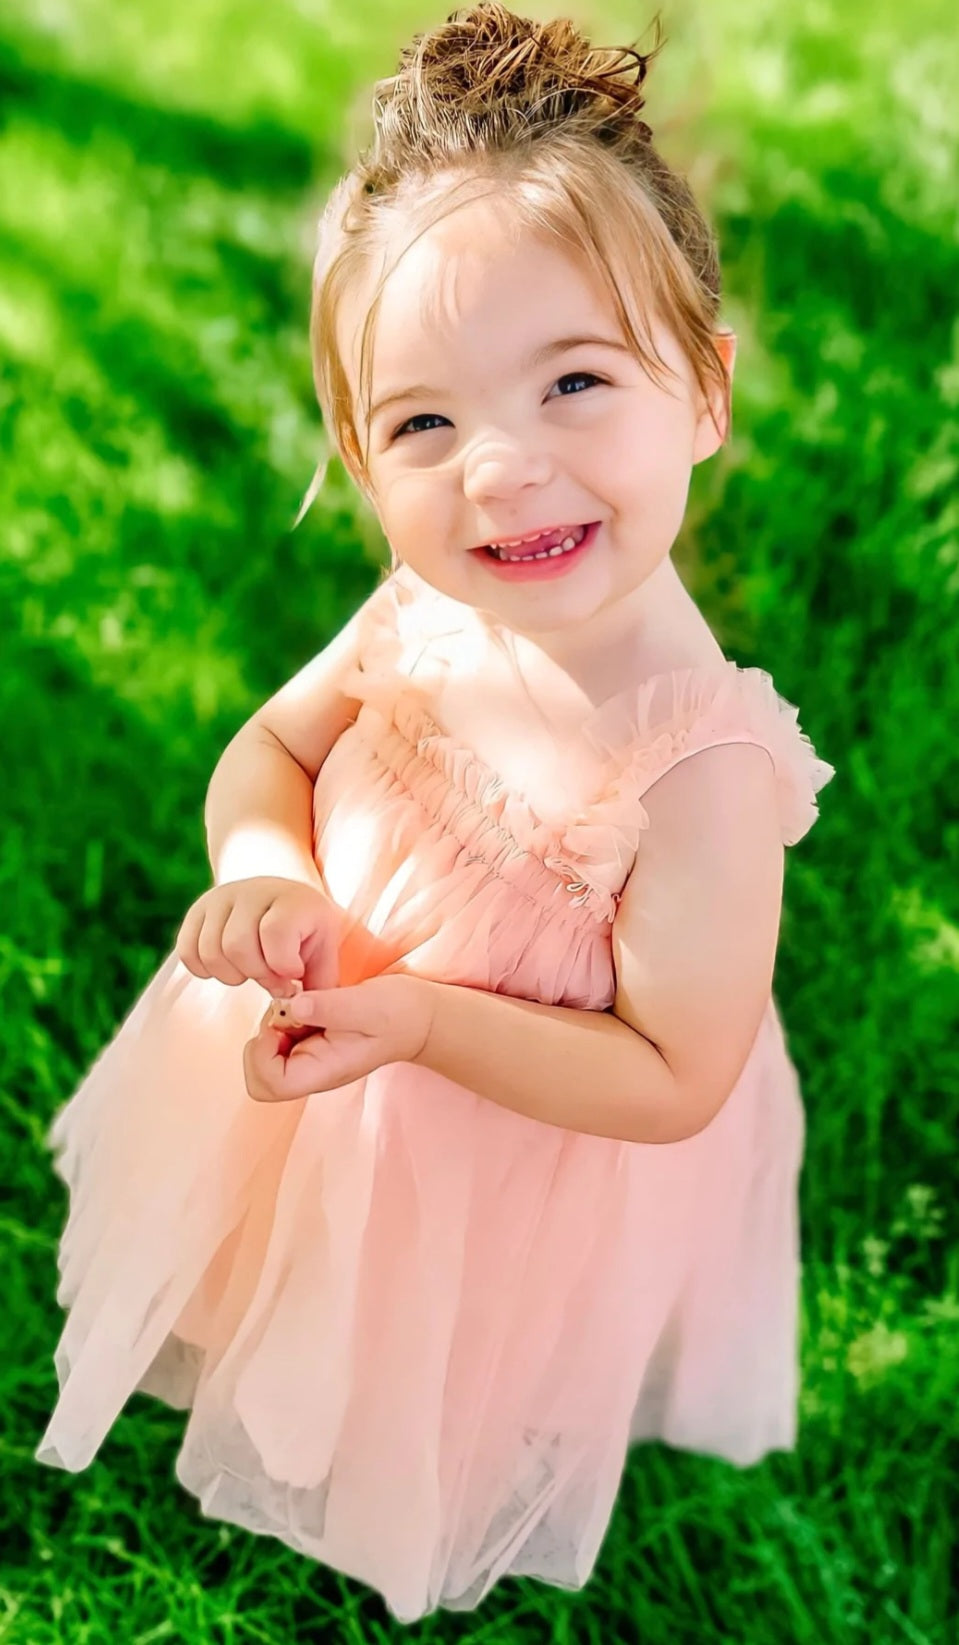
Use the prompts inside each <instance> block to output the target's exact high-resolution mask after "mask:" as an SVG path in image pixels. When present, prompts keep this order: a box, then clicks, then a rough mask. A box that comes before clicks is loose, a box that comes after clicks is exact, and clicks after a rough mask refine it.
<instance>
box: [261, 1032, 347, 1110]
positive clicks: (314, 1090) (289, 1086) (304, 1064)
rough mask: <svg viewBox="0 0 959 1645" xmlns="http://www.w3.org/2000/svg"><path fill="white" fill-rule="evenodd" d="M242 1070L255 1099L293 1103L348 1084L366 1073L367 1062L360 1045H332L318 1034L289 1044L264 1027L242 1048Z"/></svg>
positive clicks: (285, 1039)
mask: <svg viewBox="0 0 959 1645" xmlns="http://www.w3.org/2000/svg"><path fill="white" fill-rule="evenodd" d="M352 1038H353V1036H347V1040H350V1039H352ZM284 1046H285V1047H286V1050H284ZM243 1071H244V1075H245V1078H246V1087H247V1090H248V1091H249V1093H250V1096H251V1097H253V1098H254V1099H255V1100H256V1101H258V1102H292V1101H295V1100H298V1099H301V1098H303V1097H311V1096H318V1095H319V1094H320V1093H321V1092H325V1091H334V1090H337V1089H338V1088H339V1087H340V1086H341V1085H350V1084H351V1083H352V1082H353V1080H355V1079H359V1078H361V1077H362V1075H363V1074H365V1073H368V1072H369V1063H368V1061H367V1062H365V1063H364V1061H363V1051H362V1047H361V1046H360V1045H359V1044H352V1045H351V1044H349V1043H347V1044H342V1045H341V1044H332V1045H331V1044H330V1042H329V1041H328V1040H325V1039H324V1038H323V1036H322V1035H321V1034H310V1035H309V1036H308V1037H307V1038H306V1039H303V1040H299V1041H297V1042H296V1043H292V1042H290V1041H289V1040H288V1039H287V1038H286V1036H285V1035H282V1034H278V1033H276V1032H275V1031H273V1030H269V1029H267V1030H265V1031H263V1032H261V1033H260V1034H258V1035H257V1037H256V1039H253V1040H249V1041H248V1042H247V1044H246V1046H245V1047H244V1052H243Z"/></svg>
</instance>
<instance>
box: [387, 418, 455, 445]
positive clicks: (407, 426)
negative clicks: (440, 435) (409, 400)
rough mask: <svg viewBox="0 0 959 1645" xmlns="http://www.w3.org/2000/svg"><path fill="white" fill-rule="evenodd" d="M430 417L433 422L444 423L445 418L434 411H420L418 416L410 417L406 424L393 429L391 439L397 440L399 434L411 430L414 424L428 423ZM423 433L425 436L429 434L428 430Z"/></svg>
mask: <svg viewBox="0 0 959 1645" xmlns="http://www.w3.org/2000/svg"><path fill="white" fill-rule="evenodd" d="M431 417H432V418H433V420H434V421H439V422H441V423H445V422H446V418H445V417H440V415H439V413H438V412H436V411H421V412H420V413H419V415H418V416H416V417H410V418H409V419H408V421H407V422H405V423H401V424H400V426H399V428H397V429H394V431H393V436H392V437H393V439H394V440H398V439H399V437H400V435H401V434H405V433H406V431H407V429H412V428H413V424H414V423H423V422H429V420H430V418H431ZM414 432H415V430H414ZM425 432H426V433H427V434H429V433H430V430H429V429H426V430H425Z"/></svg>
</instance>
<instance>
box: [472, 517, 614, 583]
mask: <svg viewBox="0 0 959 1645" xmlns="http://www.w3.org/2000/svg"><path fill="white" fill-rule="evenodd" d="M598 530H599V522H598V521H594V522H593V523H592V525H586V526H576V527H574V529H573V530H572V531H571V532H570V533H569V536H568V537H567V538H566V539H565V541H566V542H567V543H571V544H572V546H571V547H568V548H567V547H564V546H563V544H560V545H559V546H558V547H557V548H552V549H550V550H548V551H547V552H545V553H544V552H540V553H539V554H536V553H535V552H533V553H531V554H527V555H524V556H523V557H522V558H521V559H516V560H507V559H501V558H500V556H501V554H506V553H510V552H511V551H510V550H509V549H502V550H500V549H493V548H478V549H474V550H473V552H474V553H475V554H477V555H478V556H480V557H481V558H482V560H483V563H484V565H486V566H488V567H489V569H490V571H491V572H492V573H493V575H494V576H495V577H502V578H503V579H505V581H506V582H510V583H516V582H520V583H525V582H543V581H544V580H548V579H549V578H551V577H562V576H565V574H566V573H567V572H568V571H572V569H573V567H574V566H576V565H578V564H579V562H580V561H581V560H582V559H583V558H584V557H585V555H586V554H587V553H588V552H589V549H590V547H591V545H592V544H593V542H594V541H595V540H596V533H597V532H598ZM512 552H514V553H518V552H520V551H519V550H512Z"/></svg>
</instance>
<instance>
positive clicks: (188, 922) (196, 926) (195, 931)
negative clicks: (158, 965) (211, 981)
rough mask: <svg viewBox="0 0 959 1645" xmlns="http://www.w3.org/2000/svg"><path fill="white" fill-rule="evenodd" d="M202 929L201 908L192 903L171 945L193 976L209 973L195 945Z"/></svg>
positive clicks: (203, 975)
mask: <svg viewBox="0 0 959 1645" xmlns="http://www.w3.org/2000/svg"><path fill="white" fill-rule="evenodd" d="M202 929H203V909H202V908H198V907H197V905H196V903H194V905H193V907H192V908H191V909H190V910H189V912H188V913H187V915H186V917H185V919H184V920H183V923H182V925H181V926H180V929H179V931H178V932H177V936H176V942H175V943H174V945H173V947H174V952H175V953H176V957H177V959H178V960H179V961H180V964H181V965H185V966H186V968H187V970H188V971H192V973H193V975H194V976H195V977H208V976H209V975H210V973H209V971H208V970H207V968H206V966H205V965H204V964H203V961H202V960H201V959H200V953H199V948H198V946H197V945H198V942H199V938H200V932H201V931H202Z"/></svg>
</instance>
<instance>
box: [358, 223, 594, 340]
mask: <svg viewBox="0 0 959 1645" xmlns="http://www.w3.org/2000/svg"><path fill="white" fill-rule="evenodd" d="M384 275H385V280H384V281H383V284H382V288H381V292H380V296H379V302H378V306H377V313H376V315H375V316H374V318H373V320H372V330H371V338H370V341H369V342H368V344H367V346H368V347H369V346H370V344H371V343H372V346H373V349H374V354H375V357H376V360H377V364H378V365H379V366H382V367H383V368H384V369H390V368H391V366H392V361H393V358H394V357H398V358H399V359H402V360H406V359H407V358H408V356H409V355H410V353H411V352H414V351H415V350H417V349H421V348H422V347H424V346H427V347H429V348H430V349H431V350H434V349H435V350H439V351H442V350H443V349H444V348H447V347H457V346H458V345H460V344H461V343H463V344H466V345H468V343H469V341H470V339H471V338H472V339H474V340H475V341H476V342H478V343H479V344H480V345H481V346H483V347H485V346H487V345H492V346H496V345H497V344H498V343H499V342H500V341H502V343H503V346H504V348H506V349H508V348H509V346H510V343H511V342H513V341H515V342H517V343H520V342H522V343H525V342H526V341H527V340H528V339H531V338H538V337H539V333H540V332H544V331H548V330H549V329H550V326H551V325H559V326H560V328H561V330H562V331H566V332H571V331H574V330H576V329H577V328H579V329H583V330H586V329H589V328H590V327H592V328H593V329H597V328H602V329H605V330H607V331H611V332H612V334H616V333H618V332H619V331H620V326H619V322H618V319H617V317H616V312H615V307H614V304H613V301H612V297H611V295H610V293H609V291H608V290H607V289H606V287H605V285H604V283H603V282H602V280H601V279H599V278H598V276H597V275H596V273H595V271H594V270H593V269H592V268H590V267H589V265H588V264H587V263H586V262H585V259H583V258H581V257H578V256H577V255H576V254H575V253H574V251H573V250H572V249H571V248H567V247H563V246H562V245H560V244H559V243H558V242H557V241H555V239H553V240H549V239H547V238H546V237H545V236H544V235H543V234H539V235H537V234H535V233H534V232H532V231H530V232H527V233H524V234H518V233H516V231H515V230H510V231H509V232H507V233H504V232H503V231H502V229H501V228H500V226H499V224H498V222H497V219H496V215H495V213H491V212H489V211H488V210H487V211H480V210H478V209H477V208H473V209H472V210H471V211H470V212H469V213H468V212H467V211H466V210H463V211H459V212H455V213H454V214H453V215H452V216H451V217H449V218H446V219H444V220H443V221H441V222H440V223H437V224H435V225H433V226H432V227H431V228H429V229H427V230H426V231H425V232H424V233H423V234H421V235H419V236H418V237H417V238H415V239H414V240H413V242H412V244H404V245H401V247H400V250H399V253H398V254H397V250H396V248H395V247H393V248H387V250H386V253H385V254H384V256H383V258H382V260H381V262H380V264H379V266H375V265H373V266H369V267H368V269H367V271H366V275H365V277H364V278H363V279H362V280H360V281H357V282H356V283H355V284H354V285H353V286H352V287H351V289H350V291H349V293H348V295H347V298H346V299H345V300H344V305H343V312H342V321H343V324H342V327H341V328H340V339H341V345H342V347H343V348H344V350H348V351H349V362H348V369H350V366H352V368H353V370H356V369H357V368H358V362H359V349H360V343H361V338H362V333H363V328H364V325H365V323H366V319H367V315H368V313H369V310H370V306H371V303H372V301H373V297H374V294H375V292H376V290H377V287H378V285H379V284H380V281H381V279H383V276H384ZM540 340H542V341H545V340H546V338H545V335H544V337H543V338H542V339H540ZM345 363H346V362H345Z"/></svg>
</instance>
